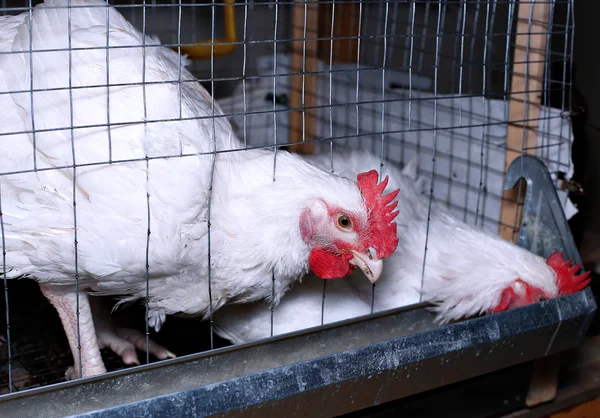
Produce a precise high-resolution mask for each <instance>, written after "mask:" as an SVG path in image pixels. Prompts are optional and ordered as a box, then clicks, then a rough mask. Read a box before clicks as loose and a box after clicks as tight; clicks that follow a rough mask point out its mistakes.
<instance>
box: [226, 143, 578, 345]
mask: <svg viewBox="0 0 600 418" xmlns="http://www.w3.org/2000/svg"><path fill="white" fill-rule="evenodd" d="M305 158H306V159H307V160H308V161H310V162H311V163H313V164H315V165H317V166H320V167H322V168H323V169H331V168H330V167H331V162H330V161H331V159H330V156H329V155H323V154H320V155H309V156H305ZM379 166H380V158H379V157H377V156H375V155H373V154H371V153H369V152H365V151H357V150H352V151H350V150H346V151H341V152H336V153H334V155H333V168H334V170H335V172H336V173H337V174H339V175H342V176H348V177H352V176H353V175H355V173H356V172H360V171H361V170H364V169H365V168H370V169H372V168H377V167H379ZM416 169H417V160H416V159H415V160H413V161H412V162H411V163H409V164H408V165H407V166H406V167H405V168H404V169H403V170H402V171H400V169H399V168H397V167H396V166H394V164H393V163H389V162H387V163H386V164H385V165H384V172H385V173H387V174H388V175H389V178H390V180H389V183H388V187H390V188H394V189H396V188H399V189H400V191H401V196H402V198H401V199H400V201H399V202H400V204H399V206H398V207H399V210H400V214H399V216H398V218H397V223H398V236H399V237H401V239H400V242H399V245H398V248H397V250H396V252H395V253H394V254H392V255H391V256H390V257H389V258H387V259H386V261H385V264H386V266H385V273H384V274H383V275H382V277H381V278H380V280H379V281H378V282H377V283H376V286H375V288H373V286H372V285H371V284H370V283H363V282H364V281H361V280H359V278H358V277H356V275H355V274H351V275H350V276H348V277H347V278H345V279H344V280H342V281H337V282H336V283H335V287H330V286H327V288H326V294H325V295H326V297H325V300H324V301H323V284H322V283H320V282H319V281H317V280H316V278H315V277H312V275H310V274H309V275H308V276H307V277H306V278H304V279H303V281H302V283H299V284H296V285H295V287H294V289H293V290H292V291H290V292H289V293H288V295H287V296H286V297H285V298H284V299H283V300H282V301H281V303H280V305H279V306H278V307H277V308H276V309H274V312H273V335H278V334H283V333H287V332H292V331H297V330H301V329H305V328H309V327H313V326H317V325H320V324H321V313H322V309H321V307H322V306H323V309H324V311H323V323H330V322H334V321H338V320H343V319H348V318H353V317H357V316H361V315H364V314H367V313H369V312H370V311H371V304H372V302H373V311H374V312H378V311H382V310H387V309H392V308H397V307H401V306H406V305H411V304H414V303H418V302H419V301H420V298H421V294H422V295H423V300H427V301H430V302H433V303H434V304H435V307H434V308H433V309H434V310H435V311H436V312H437V320H438V321H439V322H440V323H447V322H449V321H452V320H458V319H461V318H464V317H470V316H473V315H477V314H484V313H494V312H500V311H504V310H506V309H510V308H516V307H520V306H524V305H528V304H530V303H534V302H537V301H539V300H541V299H551V298H555V297H558V296H562V295H567V294H570V293H574V292H576V291H579V290H581V289H583V288H584V287H585V286H587V284H588V283H589V279H588V275H589V272H588V273H585V274H582V275H575V273H576V272H577V271H578V269H579V267H580V266H574V267H570V264H571V262H570V261H567V262H565V261H563V256H562V254H558V253H554V254H552V255H551V256H550V257H549V258H548V260H544V259H543V258H542V257H539V256H537V255H535V254H533V253H531V252H529V251H527V250H525V249H523V248H521V247H518V246H516V245H514V244H513V243H512V242H509V241H505V240H503V239H502V238H500V237H499V236H496V235H492V234H490V233H488V232H486V231H483V230H481V229H479V228H477V227H474V226H470V225H467V224H465V223H463V222H462V221H459V220H457V219H455V218H454V217H452V216H451V215H450V214H449V213H448V211H447V210H446V208H445V207H444V206H443V205H441V204H436V203H434V204H433V205H432V211H431V216H430V221H429V239H428V242H427V252H426V258H425V270H424V272H423V259H424V255H425V237H426V230H427V213H428V206H429V202H428V198H427V197H426V196H424V195H423V194H422V193H421V192H422V190H421V186H418V185H417V184H418V183H420V182H422V179H418V180H417V170H416ZM422 273H423V275H422ZM421 280H423V286H421ZM421 289H422V293H421ZM373 291H374V292H375V293H374V294H373ZM359 301H360V302H362V303H359ZM298 312H302V314H301V315H299V314H298ZM214 321H215V330H216V332H217V334H219V335H220V336H222V337H223V338H226V339H228V340H229V341H231V342H233V343H242V342H248V341H253V340H258V339H262V338H266V337H268V336H270V335H271V312H270V308H269V306H268V305H266V304H265V303H253V304H248V305H240V306H227V307H225V308H224V309H222V310H221V311H219V312H218V313H217V314H216V315H215V318H214Z"/></svg>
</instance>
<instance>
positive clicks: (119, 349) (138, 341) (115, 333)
mask: <svg viewBox="0 0 600 418" xmlns="http://www.w3.org/2000/svg"><path fill="white" fill-rule="evenodd" d="M90 305H91V308H92V315H93V317H94V322H95V324H96V337H97V338H98V344H99V346H100V348H106V347H109V348H110V349H111V350H112V351H113V352H114V353H115V354H117V355H118V356H119V357H121V359H122V360H123V363H125V364H128V365H139V364H140V361H139V360H138V356H137V353H136V351H135V350H136V348H137V349H138V350H140V351H144V352H145V351H146V336H145V335H144V334H143V333H141V332H139V331H138V330H135V329H130V328H122V327H119V326H117V325H116V324H115V323H114V322H113V320H112V318H111V316H110V312H109V311H108V309H107V308H106V306H105V305H104V304H103V303H102V301H101V300H100V299H99V298H98V297H94V296H91V298H90ZM148 346H149V351H150V354H152V355H153V356H154V357H156V358H158V359H159V360H165V359H167V358H175V357H176V356H175V354H173V353H171V352H170V351H169V350H167V349H166V348H165V347H163V346H161V345H159V344H157V343H155V342H154V341H152V340H150V339H149V340H148Z"/></svg>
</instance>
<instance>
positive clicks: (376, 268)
mask: <svg viewBox="0 0 600 418" xmlns="http://www.w3.org/2000/svg"><path fill="white" fill-rule="evenodd" d="M352 254H354V258H352V260H350V264H352V265H353V266H357V267H358V268H360V269H361V270H362V271H363V273H365V276H367V279H369V281H370V282H371V283H375V282H376V281H377V280H378V279H379V277H380V276H381V273H383V260H377V259H376V258H374V257H371V255H370V254H368V253H367V254H363V253H359V252H358V251H354V250H352Z"/></svg>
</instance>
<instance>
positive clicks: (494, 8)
mask: <svg viewBox="0 0 600 418" xmlns="http://www.w3.org/2000/svg"><path fill="white" fill-rule="evenodd" d="M497 5H498V1H497V0H494V2H493V6H492V16H491V19H490V31H491V32H492V34H493V33H494V27H495V23H496V11H497ZM493 41H494V37H493V35H492V36H491V37H490V38H489V39H488V42H489V49H490V51H492V54H493V50H494V45H493ZM492 59H493V56H490V57H489V58H488V60H492ZM488 71H489V74H490V75H491V73H492V71H493V65H490V66H489V69H488ZM490 79H491V77H489V78H488V80H487V81H488V83H490ZM490 89H491V90H492V92H493V90H494V87H493V85H492V84H491V83H490ZM486 145H487V147H486V149H487V151H488V152H487V154H486V156H485V174H484V180H483V182H484V184H487V182H488V174H489V168H490V154H491V153H490V143H489V142H487V144H486ZM482 169H483V167H482ZM486 204H487V189H486V191H485V192H484V194H483V202H482V207H481V211H482V216H481V228H482V229H483V228H484V227H485V220H486V216H485V209H486Z"/></svg>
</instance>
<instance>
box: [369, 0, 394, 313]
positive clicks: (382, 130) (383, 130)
mask: <svg viewBox="0 0 600 418" xmlns="http://www.w3.org/2000/svg"><path fill="white" fill-rule="evenodd" d="M389 9H390V7H389V3H388V2H387V1H386V2H385V18H384V22H383V58H382V61H381V136H380V138H381V141H380V142H381V148H380V156H379V179H380V181H381V180H382V179H383V161H384V154H385V67H386V65H387V28H388V17H389ZM374 310H375V283H372V284H371V313H373V311H374Z"/></svg>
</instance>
